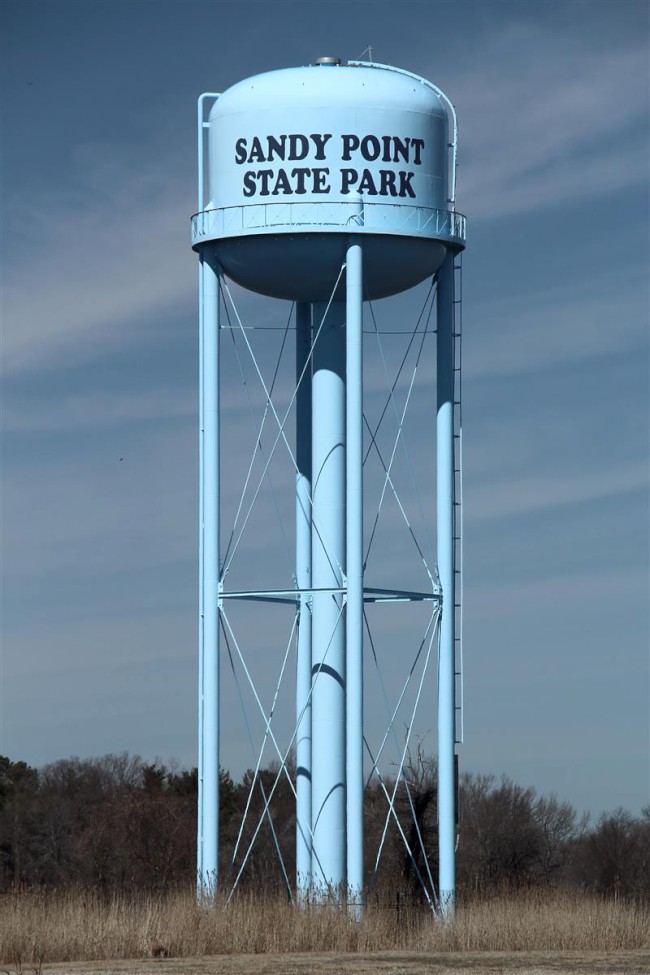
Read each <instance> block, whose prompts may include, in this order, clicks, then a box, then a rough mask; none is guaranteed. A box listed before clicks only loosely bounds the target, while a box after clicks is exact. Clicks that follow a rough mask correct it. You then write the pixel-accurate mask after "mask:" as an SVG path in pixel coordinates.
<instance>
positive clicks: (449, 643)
mask: <svg viewBox="0 0 650 975" xmlns="http://www.w3.org/2000/svg"><path fill="white" fill-rule="evenodd" d="M437 311H438V338H437V390H438V418H437V524H438V573H439V576H440V583H441V586H442V620H441V625H440V665H439V669H438V852H439V896H440V907H441V911H442V913H443V914H445V915H451V914H453V912H454V910H455V903H456V852H455V839H456V837H455V833H456V815H455V792H456V788H455V781H454V780H455V775H454V750H455V738H456V734H455V678H454V671H455V662H454V620H455V609H454V603H455V586H454V582H455V579H454V255H453V253H449V254H448V255H447V257H446V259H445V262H444V264H443V265H442V267H441V268H440V270H439V271H438V306H437Z"/></svg>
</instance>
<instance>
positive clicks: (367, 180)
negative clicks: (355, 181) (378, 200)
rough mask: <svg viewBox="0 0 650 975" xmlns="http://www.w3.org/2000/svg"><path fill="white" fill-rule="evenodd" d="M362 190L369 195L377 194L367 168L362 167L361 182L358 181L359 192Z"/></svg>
mask: <svg viewBox="0 0 650 975" xmlns="http://www.w3.org/2000/svg"><path fill="white" fill-rule="evenodd" d="M364 192H365V193H368V194H369V195H370V196H377V187H376V186H375V181H374V179H373V178H372V173H371V172H370V170H369V169H364V171H363V176H362V177H361V182H360V183H359V193H364Z"/></svg>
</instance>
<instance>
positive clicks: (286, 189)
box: [272, 169, 293, 196]
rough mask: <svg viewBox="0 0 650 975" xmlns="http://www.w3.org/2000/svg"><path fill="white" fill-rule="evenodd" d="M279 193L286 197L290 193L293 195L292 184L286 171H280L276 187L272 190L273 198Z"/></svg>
mask: <svg viewBox="0 0 650 975" xmlns="http://www.w3.org/2000/svg"><path fill="white" fill-rule="evenodd" d="M279 193H284V194H285V195H286V194H288V193H293V190H292V189H291V183H290V182H289V177H288V176H287V173H286V170H284V169H278V175H277V177H276V180H275V186H274V187H273V190H272V194H273V196H277V195H278V194H279Z"/></svg>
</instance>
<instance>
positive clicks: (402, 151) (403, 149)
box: [393, 135, 411, 162]
mask: <svg viewBox="0 0 650 975" xmlns="http://www.w3.org/2000/svg"><path fill="white" fill-rule="evenodd" d="M410 141H411V140H410V139H400V137H399V136H398V135H394V136H393V146H394V149H393V162H399V157H400V156H401V157H402V159H403V160H404V162H408V161H409V142H410Z"/></svg>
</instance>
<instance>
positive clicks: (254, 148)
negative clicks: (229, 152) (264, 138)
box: [248, 136, 266, 163]
mask: <svg viewBox="0 0 650 975" xmlns="http://www.w3.org/2000/svg"><path fill="white" fill-rule="evenodd" d="M248 162H249V163H252V162H266V156H265V155H264V150H263V149H262V143H261V142H260V140H259V139H258V138H257V136H255V137H254V138H253V141H252V143H251V150H250V152H249V153H248Z"/></svg>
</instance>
